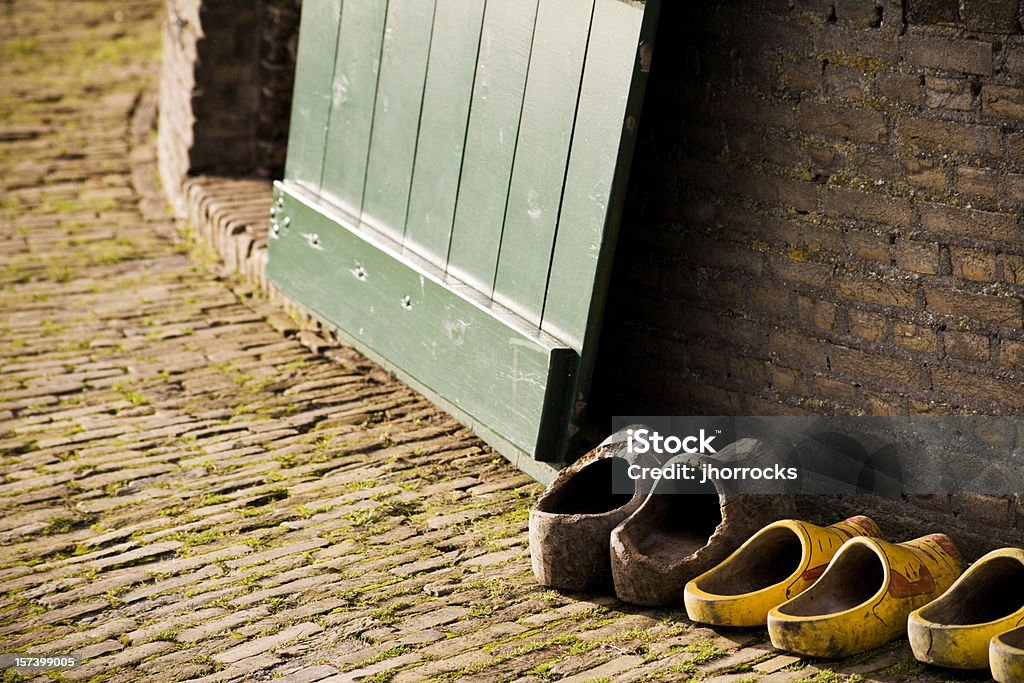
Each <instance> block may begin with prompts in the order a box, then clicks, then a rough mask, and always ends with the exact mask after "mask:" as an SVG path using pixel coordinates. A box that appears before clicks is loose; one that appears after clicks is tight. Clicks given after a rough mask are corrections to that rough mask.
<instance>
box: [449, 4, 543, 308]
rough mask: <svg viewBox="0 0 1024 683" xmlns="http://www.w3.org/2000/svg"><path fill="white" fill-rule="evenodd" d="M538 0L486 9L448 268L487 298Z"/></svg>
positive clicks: (499, 239)
mask: <svg viewBox="0 0 1024 683" xmlns="http://www.w3.org/2000/svg"><path fill="white" fill-rule="evenodd" d="M536 10H537V6H536V2H535V0H490V2H488V3H487V7H486V9H485V11H484V23H483V30H482V31H481V36H480V56H479V60H478V63H477V69H476V80H475V83H474V86H473V102H472V105H471V107H470V113H469V130H468V132H467V135H466V150H465V153H464V156H463V163H462V178H461V181H460V183H459V194H458V200H457V202H456V208H455V224H454V226H453V228H452V237H451V245H450V248H449V256H448V266H447V269H448V272H449V273H451V274H453V275H454V276H455V277H457V278H459V279H460V280H462V281H464V282H466V283H468V284H470V285H472V286H473V287H475V288H476V289H477V290H478V291H480V292H482V293H483V294H485V295H487V296H490V294H491V291H492V289H493V288H494V272H495V267H496V265H497V261H498V246H499V244H500V242H501V225H502V222H503V219H504V217H505V199H506V198H507V196H508V187H509V178H510V174H511V171H512V160H513V157H514V155H515V143H516V137H517V135H518V133H519V116H520V113H521V111H522V104H523V89H524V87H525V85H526V73H527V69H528V68H529V61H530V47H531V44H532V42H533V41H532V38H533V29H534V19H535V16H536Z"/></svg>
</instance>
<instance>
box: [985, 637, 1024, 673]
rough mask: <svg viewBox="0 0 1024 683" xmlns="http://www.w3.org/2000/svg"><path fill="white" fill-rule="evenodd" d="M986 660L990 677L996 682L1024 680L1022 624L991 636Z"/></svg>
mask: <svg viewBox="0 0 1024 683" xmlns="http://www.w3.org/2000/svg"><path fill="white" fill-rule="evenodd" d="M988 662H989V666H991V667H992V678H994V679H995V680H996V681H997V682H998V683H1021V681H1024V626H1022V627H1020V628H1015V629H1013V630H1012V631H1007V632H1006V633H1002V634H1000V635H998V636H996V637H995V638H993V639H992V640H991V642H990V643H989V647H988Z"/></svg>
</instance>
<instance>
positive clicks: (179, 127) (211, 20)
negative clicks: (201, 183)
mask: <svg viewBox="0 0 1024 683" xmlns="http://www.w3.org/2000/svg"><path fill="white" fill-rule="evenodd" d="M298 16H299V2H298V0H261V1H259V2H251V1H242V0H234V1H233V2H206V3H203V2H201V0H167V19H166V21H165V23H164V47H163V64H162V70H161V77H160V124H159V149H160V172H161V177H162V179H163V183H164V186H165V187H166V188H168V192H169V194H170V195H171V196H172V201H173V202H174V203H175V204H176V208H177V209H178V211H179V213H184V196H183V194H182V193H181V191H180V188H181V183H182V181H183V180H184V178H185V177H186V176H187V175H189V174H197V173H207V174H221V175H231V176H246V175H256V176H260V177H279V176H280V174H281V169H282V168H283V165H284V153H285V146H286V142H287V131H288V116H289V111H290V108H291V89H292V77H293V74H294V70H295V45H296V37H297V26H298Z"/></svg>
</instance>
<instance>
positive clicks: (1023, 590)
mask: <svg viewBox="0 0 1024 683" xmlns="http://www.w3.org/2000/svg"><path fill="white" fill-rule="evenodd" d="M1021 624H1024V550H1021V549H1019V548H1001V549H999V550H993V551H992V552H990V553H988V554H987V555H985V556H984V557H982V558H981V559H980V560H978V561H977V562H975V563H974V564H973V565H971V567H970V568H969V569H968V570H967V571H966V572H964V574H963V576H961V577H960V578H959V579H958V580H957V581H956V583H954V584H953V585H952V586H951V587H950V588H949V590H948V591H946V592H945V593H943V594H942V595H941V596H940V597H939V598H938V599H937V600H935V601H933V602H931V603H929V604H927V605H925V606H924V607H922V608H921V609H919V610H916V611H914V612H913V613H911V614H910V617H909V619H908V621H907V634H908V636H909V637H910V646H911V648H912V649H913V651H914V656H915V657H917V658H918V659H919V660H920V661H922V662H927V663H929V664H937V665H939V666H947V667H952V668H957V669H984V668H987V667H989V666H991V669H992V676H993V678H995V680H997V681H999V682H1000V683H1009V682H1010V681H1015V682H1020V681H1024V627H1021Z"/></svg>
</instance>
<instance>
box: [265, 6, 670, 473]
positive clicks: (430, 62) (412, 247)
mask: <svg viewBox="0 0 1024 683" xmlns="http://www.w3.org/2000/svg"><path fill="white" fill-rule="evenodd" d="M656 13H657V4H656V0H649V1H648V2H647V3H646V6H645V4H644V3H642V2H637V1H634V0H343V1H342V0H333V1H332V0H309V1H308V2H306V3H305V8H304V10H303V19H302V26H303V28H302V31H303V35H302V39H301V41H300V47H299V50H300V55H299V65H298V74H297V86H296V90H297V91H296V95H295V101H296V111H297V112H298V114H297V116H296V117H295V118H294V119H293V125H292V129H291V138H292V142H291V147H290V148H289V159H288V166H287V170H286V178H285V181H284V182H283V183H282V184H280V185H279V187H278V193H279V196H280V197H281V198H282V202H283V208H282V210H281V211H279V212H278V213H277V214H276V215H275V218H274V221H275V225H276V228H275V229H274V230H272V239H271V243H270V261H269V265H268V275H269V276H270V278H271V280H272V281H273V282H274V283H275V284H276V285H277V286H278V287H280V288H281V289H282V290H283V291H284V292H285V293H286V294H288V295H290V296H291V297H292V298H293V299H295V300H296V301H298V302H300V303H302V304H303V305H305V306H306V307H307V308H309V309H310V310H311V311H312V312H313V313H314V314H315V315H317V316H318V317H319V318H320V319H322V320H323V321H324V322H325V323H327V324H328V325H331V326H333V327H336V328H337V329H338V330H339V331H340V334H342V336H344V337H346V338H348V339H349V340H350V341H351V342H352V343H353V344H354V345H355V346H357V347H358V348H360V349H361V350H363V351H364V352H365V353H366V354H367V355H369V356H370V357H372V358H374V359H377V360H378V361H380V362H381V363H383V364H384V365H385V366H386V367H388V368H389V369H390V370H392V371H394V372H396V373H397V374H398V375H399V376H401V377H402V378H403V379H405V380H406V381H407V382H409V383H410V384H411V385H412V386H414V387H415V388H417V389H418V390H419V391H421V392H423V393H424V394H425V395H427V396H428V397H429V398H431V399H432V400H434V401H435V402H437V403H439V404H441V405H442V406H443V407H445V408H446V409H448V410H449V411H450V412H452V414H454V415H456V416H458V417H459V419H461V420H463V421H464V422H466V424H468V425H469V426H471V427H472V428H473V429H474V430H475V431H477V433H478V434H480V435H481V436H483V437H484V438H486V439H487V440H488V442H489V443H491V444H492V445H494V446H495V447H496V448H498V449H500V450H501V451H502V452H503V453H504V454H505V455H507V456H508V457H509V458H510V459H512V460H513V461H516V460H517V459H518V458H520V457H521V456H522V455H523V454H528V455H529V457H531V458H535V459H537V460H549V461H553V460H559V459H561V458H562V457H563V456H564V455H565V454H566V452H567V451H568V450H569V448H570V445H571V444H570V442H571V440H572V438H573V436H572V435H573V434H574V433H575V431H576V430H575V429H574V425H575V423H577V422H578V420H579V418H580V416H581V411H582V409H583V407H585V405H586V398H587V393H588V391H589V385H590V379H591V375H592V369H593V362H594V358H595V355H596V341H597V337H598V333H599V331H600V318H601V313H602V309H603V306H604V298H605V291H606V289H607V281H608V275H609V271H610V268H611V258H612V253H613V247H614V242H615V236H616V231H617V227H618V221H619V218H620V213H621V206H622V200H623V195H624V191H625V187H626V176H627V174H628V171H629V165H630V160H631V155H632V145H633V138H634V135H635V130H636V123H637V120H638V119H637V117H638V115H639V111H640V105H641V102H642V95H643V85H644V81H645V73H644V70H643V69H642V68H641V66H640V65H641V61H642V60H640V59H639V58H638V50H637V48H638V45H639V44H641V43H642V42H645V41H647V42H649V41H650V40H652V39H653V28H654V24H655V18H656ZM332 32H333V33H332ZM307 34H308V35H307ZM332 36H333V37H332ZM648 47H649V46H648ZM647 53H648V56H649V50H648V51H647ZM325 129H326V137H325V134H324V130H325ZM318 146H319V148H320V149H319V151H320V154H319V155H318V154H317V153H316V152H317V150H318ZM286 219H287V220H286ZM314 236H315V237H314Z"/></svg>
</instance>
